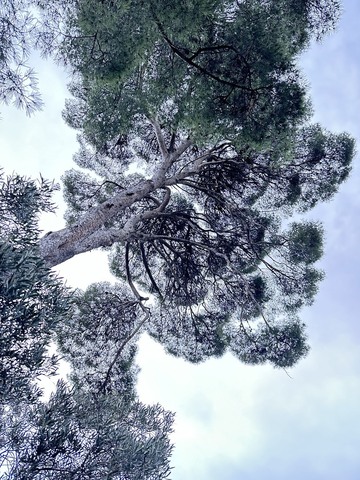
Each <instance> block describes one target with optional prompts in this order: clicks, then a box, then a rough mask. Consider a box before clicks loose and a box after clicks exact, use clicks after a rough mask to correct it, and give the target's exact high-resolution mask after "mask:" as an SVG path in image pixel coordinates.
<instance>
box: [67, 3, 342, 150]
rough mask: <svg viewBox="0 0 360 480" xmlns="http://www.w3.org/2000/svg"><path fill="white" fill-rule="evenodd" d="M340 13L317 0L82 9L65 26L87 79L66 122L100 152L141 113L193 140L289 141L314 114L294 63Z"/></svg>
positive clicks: (78, 85) (81, 80)
mask: <svg viewBox="0 0 360 480" xmlns="http://www.w3.org/2000/svg"><path fill="white" fill-rule="evenodd" d="M337 11H338V10H337V2H335V1H331V2H323V1H321V0H317V1H315V2H310V1H305V0H304V1H302V2H297V3H296V5H295V4H294V2H292V1H290V0H281V1H279V0H276V1H275V0H274V1H269V2H263V1H262V0H251V1H250V0H246V1H244V2H237V3H236V4H234V3H233V4H232V5H229V2H224V1H200V2H190V1H185V2H180V4H178V5H173V4H171V6H170V4H169V2H167V1H166V0H163V1H159V2H156V3H155V2H142V1H138V0H133V1H128V2H126V3H120V4H119V3H115V2H109V1H106V2H99V1H97V0H92V1H83V2H79V3H78V6H77V8H76V10H75V11H74V15H75V17H73V18H69V20H68V21H69V22H70V23H71V22H75V23H76V24H77V25H78V28H79V33H78V35H76V36H73V37H71V36H68V37H66V38H65V40H64V45H63V51H64V56H65V57H66V59H67V60H68V61H70V62H71V64H72V65H73V66H74V67H75V69H76V70H77V71H78V72H79V73H80V74H81V77H78V78H77V79H76V81H75V85H74V86H73V90H72V93H73V95H74V96H75V97H76V100H75V101H72V102H69V103H68V107H67V113H66V114H65V118H66V120H67V121H68V122H69V124H70V125H73V126H77V127H79V126H80V124H79V119H80V118H81V119H82V120H81V127H82V129H83V131H84V133H85V135H86V138H87V139H88V140H89V141H90V142H91V143H93V144H94V145H96V146H97V147H99V148H100V147H101V146H102V145H104V144H105V143H106V142H107V141H109V140H111V138H112V137H114V136H115V135H116V134H119V133H127V132H128V131H129V128H130V127H132V126H133V125H134V120H136V116H137V115H138V114H144V115H146V116H148V117H152V116H157V117H158V118H159V119H161V122H162V123H163V124H164V125H166V127H167V128H168V129H169V130H171V131H174V130H176V129H182V128H184V129H186V130H187V131H188V133H189V134H190V135H191V137H192V138H193V139H194V141H195V142H196V143H204V142H208V141H211V142H213V143H214V142H216V141H218V140H223V139H224V138H226V139H229V140H231V141H233V142H234V143H235V144H237V145H244V144H250V145H253V146H256V147H259V146H264V145H269V144H271V143H272V142H273V141H274V139H275V138H279V139H280V138H281V139H282V140H283V141H285V139H286V137H287V135H288V134H289V133H291V132H292V131H293V129H294V126H295V125H296V124H297V123H298V122H299V121H301V120H303V119H305V118H306V116H307V115H308V112H309V109H308V102H307V99H306V92H305V89H304V85H303V81H302V79H301V75H300V74H299V71H298V69H297V68H296V66H295V63H294V58H295V57H296V56H297V55H298V54H299V53H300V52H301V51H302V50H304V48H306V47H307V46H308V44H309V41H310V39H311V37H313V36H318V34H319V33H320V31H322V32H325V31H326V30H327V29H328V28H331V27H332V26H333V22H334V18H335V17H336V15H337ZM316 17H318V19H317V21H315V18H316ZM319 17H320V18H321V21H320V22H319Z"/></svg>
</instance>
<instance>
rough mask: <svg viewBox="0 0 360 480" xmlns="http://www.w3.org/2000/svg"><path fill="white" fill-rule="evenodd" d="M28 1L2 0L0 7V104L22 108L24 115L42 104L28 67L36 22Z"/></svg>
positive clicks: (29, 0)
mask: <svg viewBox="0 0 360 480" xmlns="http://www.w3.org/2000/svg"><path fill="white" fill-rule="evenodd" d="M34 3H35V2H33V1H31V0H2V2H1V5H0V102H3V103H5V104H14V105H15V106H16V107H18V108H23V109H24V110H25V111H26V113H27V114H28V115H30V114H32V113H33V112H34V111H36V110H39V109H41V107H42V101H41V97H40V93H39V89H38V82H37V78H36V75H35V73H34V71H33V69H32V68H31V67H30V66H29V65H28V59H29V56H30V51H31V49H32V48H33V47H34V44H35V42H36V36H37V31H38V22H37V20H36V17H35V16H34V15H33V12H31V5H33V4H34Z"/></svg>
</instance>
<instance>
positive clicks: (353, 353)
mask: <svg viewBox="0 0 360 480" xmlns="http://www.w3.org/2000/svg"><path fill="white" fill-rule="evenodd" d="M343 4H344V14H343V17H342V20H341V22H340V25H339V27H338V29H337V31H336V33H334V34H333V35H332V36H330V37H327V38H326V39H325V40H324V42H323V43H322V44H320V45H316V46H314V47H313V48H312V49H311V50H310V51H309V52H308V53H307V54H306V55H305V57H304V58H303V61H302V63H303V67H304V70H305V72H306V75H307V78H308V80H309V82H310V91H311V95H312V99H313V104H314V111H315V114H314V120H315V121H319V122H321V123H322V124H323V125H324V126H326V127H327V128H328V129H330V130H333V131H337V132H340V131H343V130H346V131H348V132H350V133H351V134H352V135H353V136H355V137H356V138H358V139H359V137H360V134H359V128H360V114H359V112H360V28H359V27H360V2H359V0H346V1H345V2H343ZM37 63H38V66H39V71H40V88H41V90H42V92H43V93H44V100H45V104H46V107H45V109H44V111H42V112H39V113H37V114H36V115H35V116H34V117H32V118H31V119H28V118H26V117H25V114H24V113H23V112H18V111H16V110H14V109H9V108H2V109H1V112H2V120H1V122H0V155H1V159H0V164H1V165H3V166H4V167H5V169H6V171H7V172H11V171H13V170H15V171H18V172H19V173H22V174H27V175H31V176H33V177H37V176H38V175H39V173H40V172H41V173H42V175H43V176H44V177H46V178H50V179H52V178H55V179H56V180H59V179H60V176H61V174H62V173H63V172H64V170H66V169H68V168H71V166H72V163H71V157H72V154H73V153H74V152H75V150H76V141H75V132H73V131H71V130H69V129H68V128H67V127H66V126H64V124H63V122H62V119H61V110H62V108H63V104H64V98H65V96H66V88H65V84H66V75H65V74H64V73H63V72H61V71H59V70H58V69H56V68H54V67H53V66H51V65H49V63H44V62H40V61H39V60H37ZM359 185H360V165H359V158H357V160H356V161H355V163H354V170H353V174H352V176H351V178H350V180H349V181H348V182H347V183H346V185H344V186H343V187H341V190H340V192H339V193H338V195H337V196H336V198H335V199H334V200H333V201H332V202H330V203H328V204H325V205H323V206H320V207H318V208H317V209H316V210H315V211H314V212H312V214H311V216H312V218H316V219H320V220H322V221H323V222H324V225H325V230H326V248H325V255H324V258H323V260H322V262H321V266H322V268H324V270H325V272H326V279H325V280H324V282H323V283H322V285H321V288H320V292H319V294H318V296H317V300H316V302H315V304H314V305H313V306H312V307H310V308H308V309H306V310H304V311H303V315H302V317H303V319H304V320H305V321H306V323H307V325H308V333H309V338H310V344H311V347H312V349H311V352H310V354H309V356H308V357H307V358H306V359H305V360H303V361H301V362H300V364H299V365H298V366H297V367H296V368H294V369H292V370H291V371H290V372H289V375H290V376H291V378H290V377H289V376H287V374H286V373H285V372H284V371H282V370H274V369H272V368H270V367H268V366H260V367H249V366H243V365H241V364H240V363H239V362H238V361H236V360H235V359H234V358H232V357H231V356H225V357H224V358H222V359H220V360H218V359H217V360H210V361H207V362H206V363H204V364H201V365H198V366H194V365H190V364H186V363H185V362H184V361H182V360H179V359H175V358H172V357H170V356H165V354H164V353H163V352H162V349H161V347H160V346H158V345H156V344H154V343H153V342H152V341H150V340H148V339H146V338H144V339H143V340H142V342H141V348H140V353H139V363H140V366H141V368H142V371H141V374H140V377H139V386H138V391H139V394H140V396H141V398H142V400H143V401H145V402H149V403H154V402H159V403H161V404H162V405H163V406H164V407H165V408H167V409H169V410H173V411H175V412H176V423H175V432H174V435H173V439H174V442H175V444H176V448H175V451H174V455H173V462H172V463H173V465H174V467H175V468H174V471H173V475H172V478H173V480H190V479H191V480H192V479H196V480H237V479H241V480H262V479H266V480H272V479H276V480H283V479H284V480H285V479H289V478H291V480H298V479H299V480H300V479H301V480H304V479H307V480H316V479H326V480H333V479H334V480H338V479H347V480H358V479H359V478H360V453H359V452H360V348H359V345H360V318H359V311H360V291H359V284H360V248H359V243H360V242H359V236H360V216H359V211H360V191H359ZM57 199H58V200H59V201H60V196H58V197H57ZM62 222H63V221H62V213H61V211H59V213H58V215H57V216H55V215H52V216H47V217H46V219H44V220H43V225H44V228H46V229H50V230H54V229H58V228H61V226H62V225H63V223H62ZM59 270H60V272H61V274H62V275H63V276H64V277H65V278H66V279H67V281H68V283H69V284H70V285H72V286H80V287H82V288H84V287H86V285H87V284H88V283H90V282H92V281H97V280H104V279H108V278H109V275H108V273H107V260H106V257H105V256H103V255H101V254H93V253H91V254H85V255H83V256H81V257H78V258H76V259H73V260H71V261H69V262H66V264H64V265H62V266H61V268H60V269H59Z"/></svg>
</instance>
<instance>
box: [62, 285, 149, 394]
mask: <svg viewBox="0 0 360 480" xmlns="http://www.w3.org/2000/svg"><path fill="white" fill-rule="evenodd" d="M140 322H141V309H140V306H139V302H137V301H136V300H134V298H133V297H132V295H131V291H127V289H125V287H124V286H123V285H121V284H120V285H119V284H117V285H111V284H109V283H99V284H92V285H90V286H89V287H88V289H87V290H86V291H85V292H80V291H77V292H76V295H75V296H74V311H73V314H72V316H69V317H67V319H64V320H63V321H62V322H61V324H60V325H58V327H57V340H58V346H59V349H60V352H61V353H62V354H63V355H64V357H65V359H66V360H67V361H68V362H69V364H70V365H71V367H72V371H73V373H72V375H71V380H72V382H73V384H74V385H76V386H78V387H79V388H81V389H82V390H84V391H86V392H93V393H102V394H104V393H110V392H114V391H115V392H116V393H117V394H119V395H121V396H122V398H123V399H125V398H132V397H133V396H134V387H135V381H136V373H137V368H136V366H135V364H134V357H135V354H136V351H137V347H136V341H137V338H138V335H137V331H136V329H137V327H138V324H139V323H140Z"/></svg>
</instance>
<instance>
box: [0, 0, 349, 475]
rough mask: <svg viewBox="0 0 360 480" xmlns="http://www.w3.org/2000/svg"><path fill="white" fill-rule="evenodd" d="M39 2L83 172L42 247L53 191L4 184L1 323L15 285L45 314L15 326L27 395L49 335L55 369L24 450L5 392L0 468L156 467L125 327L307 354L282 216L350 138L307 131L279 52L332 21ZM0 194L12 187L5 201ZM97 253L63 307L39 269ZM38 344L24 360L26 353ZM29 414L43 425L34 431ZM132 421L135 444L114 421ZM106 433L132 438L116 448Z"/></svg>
mask: <svg viewBox="0 0 360 480" xmlns="http://www.w3.org/2000/svg"><path fill="white" fill-rule="evenodd" d="M36 3H37V4H38V5H39V6H40V7H41V8H42V12H43V15H44V16H43V19H44V20H43V32H42V33H41V34H40V35H39V42H40V44H41V46H42V48H43V49H44V51H45V52H46V51H47V52H48V53H54V54H55V55H56V56H57V58H58V59H59V60H61V61H63V62H64V63H66V64H67V65H68V67H69V68H71V69H72V71H73V81H72V84H71V93H72V95H73V98H72V99H71V100H69V101H68V102H67V105H66V109H65V112H64V118H65V120H66V121H67V123H68V124H69V125H71V126H72V127H74V128H76V129H77V130H78V131H79V144H80V148H79V151H78V153H77V154H76V155H75V157H74V160H75V163H76V164H77V165H78V166H79V167H80V168H81V170H76V169H73V170H71V171H69V172H66V173H65V175H64V177H63V183H64V194H65V199H66V201H67V204H68V210H67V212H66V220H67V226H66V227H65V228H63V229H62V230H59V231H57V232H49V233H48V234H46V235H45V236H43V237H42V238H40V239H39V236H38V232H37V230H36V226H35V220H36V213H37V212H38V211H39V210H40V209H42V208H49V203H48V200H47V199H48V194H49V193H50V191H51V187H50V186H49V185H48V184H44V183H43V184H42V186H41V187H35V186H34V185H35V184H34V183H33V182H31V181H30V180H24V179H18V178H14V179H12V180H11V181H10V183H9V182H8V183H6V182H5V183H3V185H4V187H3V190H2V192H3V193H2V197H1V198H2V199H4V200H2V201H3V202H5V203H4V205H5V206H4V207H3V210H4V211H5V212H7V213H6V215H10V217H11V221H7V220H5V221H4V225H5V230H4V232H5V233H3V231H2V232H1V235H0V238H1V242H3V244H4V250H3V251H4V254H3V258H4V259H5V260H4V269H3V270H2V271H1V275H2V276H3V278H4V279H5V280H4V284H5V285H7V283H6V282H10V281H11V282H14V288H13V287H12V284H10V283H9V285H10V287H11V288H12V289H11V288H10V287H9V288H10V289H8V290H6V289H5V290H4V292H5V293H4V295H3V299H2V300H1V301H2V303H1V308H4V309H5V310H6V312H7V311H8V309H9V308H10V307H11V308H13V309H14V312H15V313H11V314H10V317H9V316H8V317H7V318H10V320H11V319H12V318H18V317H17V315H19V318H21V315H25V316H26V315H28V313H27V310H26V311H24V312H23V309H24V308H28V302H25V301H24V298H25V296H26V295H27V292H29V291H31V292H33V294H34V298H35V299H40V298H41V302H44V304H43V305H42V306H41V308H45V310H44V311H46V308H48V309H49V311H50V312H51V315H50V316H49V317H46V318H47V320H46V321H45V320H44V319H43V317H41V316H40V317H39V316H36V315H39V313H38V312H39V311H40V310H41V309H40V308H38V306H37V304H36V300H31V301H30V305H29V308H30V314H29V321H30V323H29V325H30V327H31V328H30V327H29V328H28V329H27V330H25V332H22V335H24V336H25V337H24V338H26V341H25V343H24V344H23V348H24V349H25V354H26V355H25V357H26V358H27V359H28V360H26V361H27V362H28V363H26V368H27V369H28V370H27V371H30V372H31V374H32V377H31V378H30V379H29V384H28V387H27V388H28V390H29V391H31V388H34V380H35V378H37V376H38V375H39V374H40V373H43V370H44V368H45V369H46V368H50V367H48V366H46V365H47V364H46V362H47V361H48V359H47V352H46V348H45V346H46V345H48V344H49V341H50V338H52V339H56V341H57V344H58V348H59V352H61V354H62V355H64V356H65V358H66V359H67V361H68V362H69V363H70V365H71V367H72V374H71V377H70V380H69V382H70V384H69V386H66V385H65V384H63V383H61V384H59V387H58V390H57V392H56V393H55V394H54V395H53V397H52V399H51V400H50V401H49V403H48V404H45V403H43V402H39V401H35V403H34V405H28V407H27V410H26V408H24V412H28V413H24V415H25V417H24V419H23V420H21V422H22V424H24V425H25V424H26V425H29V427H28V432H29V437H26V438H25V439H23V440H22V441H21V442H20V441H19V440H18V436H17V435H18V433H17V428H18V427H17V424H16V422H15V423H14V422H13V420H12V419H13V418H14V416H13V414H12V413H11V412H13V411H15V410H13V409H16V408H19V407H18V404H19V402H14V398H13V396H12V397H11V395H10V394H9V395H8V397H7V398H8V400H7V401H8V404H6V402H4V405H5V406H4V407H3V412H4V417H5V423H4V425H5V427H4V432H5V437H4V438H7V439H9V440H8V441H6V442H5V443H4V446H3V448H4V449H5V450H4V451H6V452H8V453H7V455H8V458H10V459H11V458H12V459H13V460H9V465H10V469H9V472H15V473H11V475H13V477H11V476H10V478H39V479H40V478H58V477H59V478H60V476H61V477H64V475H65V478H66V475H68V476H69V478H104V476H106V475H107V477H106V478H114V479H120V478H149V479H152V478H165V477H166V475H168V473H169V470H168V463H167V460H166V459H167V458H168V455H169V453H170V450H171V448H170V444H169V442H168V440H167V434H168V433H169V432H170V423H171V422H170V416H169V414H167V413H164V412H163V411H162V410H161V409H160V410H157V409H156V408H157V407H156V408H155V410H151V409H149V410H148V413H146V412H145V410H146V407H144V406H141V405H140V404H139V403H138V401H137V398H136V394H135V393H134V385H135V382H136V371H137V367H136V365H135V363H134V356H135V352H136V340H137V338H138V336H139V335H140V333H141V332H144V331H147V332H148V333H149V334H150V335H151V336H152V337H154V338H156V339H157V340H158V341H159V342H161V343H162V344H163V345H164V347H165V348H166V349H167V351H168V352H170V353H171V354H174V355H178V356H182V357H184V358H186V359H187V360H189V361H192V362H199V361H202V360H204V359H206V358H208V357H211V356H221V355H222V354H223V353H224V352H225V351H230V352H232V353H233V354H234V355H236V356H237V357H238V358H239V359H240V360H241V361H243V362H245V363H250V364H258V363H264V362H270V363H272V364H273V365H274V366H277V367H281V368H284V367H291V366H293V365H294V364H295V363H296V362H297V361H298V360H299V359H301V358H302V357H303V356H304V355H306V353H307V351H308V346H307V342H306V334H305V326H304V325H303V323H302V321H301V320H300V319H299V316H298V315H299V311H300V310H301V308H302V307H303V306H304V305H310V304H311V303H312V301H313V299H314V295H315V294H316V291H317V288H318V283H319V281H320V280H321V278H322V277H323V273H322V272H321V271H319V270H318V269H317V268H316V265H315V264H316V262H317V261H318V260H319V258H320V257H321V255H322V237H323V231H322V227H321V225H319V224H318V223H316V222H310V221H308V220H306V219H305V220H302V221H301V220H299V219H298V218H297V219H296V221H291V217H292V216H294V215H295V214H296V215H297V216H298V214H302V213H305V212H307V211H308V210H310V209H312V208H313V207H314V206H315V205H317V204H318V203H319V202H323V201H327V200H329V199H330V198H332V196H333V195H334V194H335V193H336V191H337V189H338V187H339V185H340V184H341V183H342V182H343V181H344V180H345V179H346V178H347V176H348V174H349V172H350V168H351V160H352V157H353V153H354V142H353V140H352V139H351V138H350V137H349V136H348V135H347V134H346V133H343V134H337V135H335V134H332V133H330V132H327V131H325V130H324V129H322V128H321V127H320V126H319V125H312V124H311V123H310V122H309V119H310V114H311V106H310V101H309V99H308V97H307V92H306V88H305V82H304V80H303V78H302V74H301V72H300V70H299V68H298V67H297V63H296V61H297V59H298V57H299V55H300V54H301V53H302V52H303V51H304V49H306V48H307V47H308V46H309V44H310V42H311V41H312V40H313V39H319V38H322V36H323V35H324V34H325V33H326V32H327V31H329V30H330V29H331V28H333V27H334V25H335V22H336V19H337V17H338V12H339V5H338V2H337V1H335V0H334V1H333V0H329V1H326V0H301V1H300V0H296V1H295V0H243V1H235V2H234V1H225V0H201V1H198V2H193V1H190V0H184V1H182V2H180V3H178V4H174V3H173V2H169V1H167V0H159V1H157V2H152V1H147V2H143V1H141V0H129V1H127V2H114V1H112V0H79V1H77V2H74V3H73V2H72V1H71V0H66V1H63V2H61V3H60V2H58V1H56V2H55V0H51V1H49V2H46V3H45V2H42V1H39V2H36ZM51 39H54V44H53V46H51V43H52V42H51ZM55 39H56V41H55ZM54 45H55V46H54ZM85 170H87V171H85ZM6 185H7V186H6ZM9 185H15V186H16V188H15V187H14V188H15V195H13V197H14V198H15V199H16V202H15V205H16V208H15V209H13V207H12V206H11V205H12V203H11V202H10V201H8V198H10V197H11V195H10V193H9V194H8V193H7V192H8V190H9V191H12V190H11V189H12V188H13V187H12V186H11V188H10V187H9ZM46 185H47V186H46ZM23 191H24V192H25V193H22V192H23ZM13 197H11V198H13ZM45 198H46V201H45V200H44V199H45ZM29 214H30V216H29ZM10 217H9V218H10ZM5 218H7V217H6V216H5ZM28 218H30V219H31V221H30V224H28V223H27V222H28ZM19 225H20V227H18V226H19ZM29 225H30V226H29ZM13 228H19V229H20V230H19V231H21V232H22V231H23V232H24V233H23V234H22V236H21V235H20V236H18V235H17V231H16V235H15V234H14V233H13V230H12V229H13ZM95 248H105V249H107V250H108V251H109V255H110V269H111V271H112V272H113V273H114V274H115V275H116V276H117V277H118V278H119V280H120V281H119V283H118V284H116V285H113V286H111V285H109V284H95V285H92V286H90V287H89V288H88V289H87V290H86V291H85V292H80V291H77V292H74V293H73V295H72V297H71V298H68V296H67V293H66V292H65V291H61V289H60V286H59V284H58V281H56V280H55V279H54V278H53V277H52V276H51V273H50V270H49V269H50V268H51V267H53V266H55V265H58V264H59V263H62V262H64V261H66V260H68V259H70V258H72V257H74V256H75V255H78V254H81V253H83V252H87V251H90V250H93V249H95ZM32 255H33V256H32ZM19 266H21V268H23V269H24V273H21V276H22V277H24V278H25V280H24V285H25V286H24V287H21V285H22V284H21V279H20V278H19V277H18V276H16V274H17V272H18V269H19ZM25 271H26V272H28V271H29V272H30V273H31V274H30V273H29V274H25ZM21 272H22V271H21ZM39 275H40V278H39ZM41 281H44V282H45V286H43V284H42V283H41ZM39 282H40V283H39ZM18 285H20V287H21V288H23V290H21V288H19V287H18ZM34 286H36V288H35V289H34ZM6 288H7V287H6ZM42 289H44V290H45V291H46V293H47V294H48V296H47V295H45V296H42V294H41V296H40V291H41V292H42V291H43V290H42ZM57 289H58V290H57ZM31 298H32V297H31ZM63 300H64V303H63ZM32 302H35V303H32ZM52 302H53V303H52ZM34 305H36V308H35V306H34ZM31 309H32V310H31ZM5 310H4V311H5ZM35 311H36V315H35V313H31V312H35ZM18 312H20V313H18ZM6 315H8V314H6ZM3 318H5V317H3V316H2V322H5V323H4V324H6V321H5V320H3ZM39 318H40V319H41V321H42V323H41V322H40V323H39ZM48 318H50V320H48ZM19 322H20V321H19ZM31 322H33V323H34V324H35V326H36V328H38V325H39V328H38V330H36V329H32V328H33V327H32V323H31ZM9 331H10V329H9ZM11 335H12V334H11V333H9V338H10V339H11V342H16V339H15V338H13V337H11ZM39 335H40V338H41V339H43V343H41V342H40V347H39V348H40V350H39V351H38V352H37V353H36V355H38V356H37V357H36V356H35V355H33V354H32V353H31V352H30V354H28V352H27V349H29V346H31V345H32V343H31V342H33V343H34V340H35V338H38V337H39ZM41 335H42V336H41ZM3 344H4V345H6V344H7V339H5V341H4V342H3ZM2 348H3V347H2ZM4 351H5V354H4V355H3V356H4V358H8V357H9V358H10V357H11V355H13V351H12V350H11V351H10V354H9V353H8V352H7V351H6V350H4ZM6 355H7V357H6ZM29 355H30V356H29ZM31 355H32V356H31ZM25 357H24V356H22V355H18V356H17V357H15V363H11V362H12V360H11V361H8V363H6V362H5V363H4V365H5V370H6V371H5V373H4V374H3V378H6V379H11V382H13V379H16V381H15V380H14V382H13V384H14V385H15V384H16V385H20V387H21V385H22V383H21V382H22V381H23V380H22V379H23V377H21V378H20V379H19V380H17V377H16V374H15V373H14V371H15V367H14V371H13V370H12V367H13V365H15V366H16V368H18V367H17V365H20V363H21V362H24V358H25ZM35 357H36V358H35ZM11 358H12V357H11ZM6 361H7V360H6ZM40 367H41V368H40ZM21 368H22V367H21ZM19 371H21V369H20V370H19ZM39 372H40V373H39ZM20 387H19V389H18V391H22V390H21V389H22V387H21V388H20ZM6 388H7V387H6ZM11 388H12V387H11ZM11 388H9V389H8V391H9V392H11V391H12V390H11ZM35 397H36V395H35ZM21 399H22V401H23V402H25V404H26V400H24V396H23V397H21ZM6 405H7V406H6ZM139 405H140V406H139ZM84 406H86V407H85V408H84ZM144 408H145V410H144ZM149 408H150V407H149ZM159 408H160V407H159ZM59 412H60V413H59ZM116 412H118V413H116ZM124 412H125V413H124ZM134 412H135V413H134ZM144 412H145V413H144ZM117 415H118V416H117ZM53 416H54V417H53ZM152 417H153V418H154V421H155V424H154V425H153V427H151V428H150V427H149V426H148V424H149V422H150V423H151V418H152ZM44 418H50V420H49V421H50V422H53V423H50V424H49V425H48V427H46V429H45V430H47V431H48V432H49V433H48V436H47V434H46V433H45V431H44V429H43V430H41V428H43V427H41V425H44V423H43V422H45V420H44ZM165 418H166V420H164V419H165ZM54 419H55V420H54ZM92 419H93V420H92ZM97 419H98V420H97ZM129 419H131V420H129ZM133 419H134V422H135V424H136V428H138V430H137V431H136V432H135V433H134V436H135V437H136V442H137V441H138V440H139V439H140V440H139V441H140V444H139V445H138V444H136V442H135V443H134V441H135V440H134V439H133V437H132V434H133V433H132V432H131V431H130V430H126V428H127V427H126V426H124V428H125V430H123V423H122V422H124V423H125V424H126V425H128V424H129V421H132V420H133ZM157 419H158V420H157ZM162 419H163V420H162ZM112 420H114V421H115V423H114V424H113V423H112ZM21 422H20V423H21ZM36 422H37V423H36ZM39 422H40V423H39ZM93 422H95V423H93ZM137 422H139V423H137ZM45 424H46V422H45ZM19 425H20V424H19ZM46 425H47V424H46ZM118 426H119V428H118ZM40 427H41V428H40ZM122 432H125V433H122ZM143 432H146V433H143ZM151 432H155V433H151ZM52 435H53V437H52ZM122 435H124V437H123V436H122ZM52 438H54V439H55V440H54V442H53V443H51V442H52ZM123 438H126V441H125V444H126V445H129V448H126V449H125V452H124V454H123V453H121V454H119V450H116V448H117V449H119V445H120V443H119V442H121V441H122V439H123ZM150 440H151V441H152V440H154V442H155V443H154V445H153V446H151V447H150V446H149V447H148V446H147V442H148V441H149V442H150ZM44 442H45V443H44ZM94 442H95V443H94ZM126 442H129V443H126ZM110 444H111V445H115V446H116V447H114V448H115V450H114V451H112V450H111V449H110V448H108V446H109V445H110ZM157 445H160V446H159V447H158V446H157ZM43 447H44V448H43ZM158 448H159V449H158ZM39 449H40V451H39ZM110 450H111V451H110ZM24 452H25V453H24ZM148 452H150V453H149V455H148ZM119 455H120V457H119ZM84 459H86V461H84ZM127 459H128V461H129V466H128V470H127V467H126V462H127ZM141 459H142V460H141ZM49 462H50V463H49ZM51 462H52V463H51ZM92 462H93V463H92ZM113 462H115V463H113ZM116 462H118V463H116ZM119 462H120V463H119ZM139 462H140V463H141V462H143V463H142V464H141V466H139V465H140V464H139ZM147 462H149V463H147ZM87 463H88V464H89V465H88V466H87ZM105 465H106V466H105ZM112 465H114V468H113V467H112ZM85 467H86V468H89V470H86V469H85V470H84V468H85ZM112 468H113V469H112ZM109 469H111V471H110V470H109ZM59 472H61V473H59ZM14 475H15V476H14ZM16 475H17V476H16ZM31 475H32V476H31ZM81 475H82V476H81ZM111 475H112V476H111Z"/></svg>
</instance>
